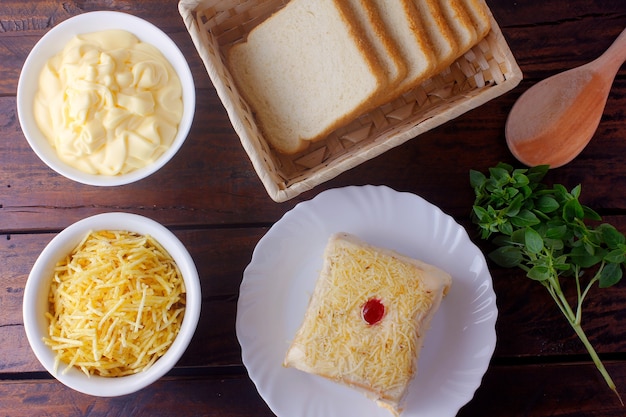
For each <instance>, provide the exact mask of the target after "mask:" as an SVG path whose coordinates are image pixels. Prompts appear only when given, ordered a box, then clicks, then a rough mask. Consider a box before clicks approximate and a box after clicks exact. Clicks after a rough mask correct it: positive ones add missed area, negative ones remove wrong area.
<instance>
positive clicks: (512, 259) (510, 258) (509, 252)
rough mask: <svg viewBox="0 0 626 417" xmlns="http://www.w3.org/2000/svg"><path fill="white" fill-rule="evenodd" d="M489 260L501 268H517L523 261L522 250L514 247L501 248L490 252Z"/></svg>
mask: <svg viewBox="0 0 626 417" xmlns="http://www.w3.org/2000/svg"><path fill="white" fill-rule="evenodd" d="M489 258H490V259H491V260H492V261H494V262H495V263H496V264H498V265H499V266H501V267H503V268H513V267H515V266H518V265H519V264H520V263H521V262H522V260H523V259H524V257H523V256H522V250H521V249H520V248H518V247H515V246H501V247H499V248H498V249H496V250H494V251H493V252H491V253H490V254H489Z"/></svg>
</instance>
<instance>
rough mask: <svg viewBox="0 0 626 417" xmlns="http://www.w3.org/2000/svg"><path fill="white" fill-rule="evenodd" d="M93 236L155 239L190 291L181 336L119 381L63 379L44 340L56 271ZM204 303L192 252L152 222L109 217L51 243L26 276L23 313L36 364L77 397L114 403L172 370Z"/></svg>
mask: <svg viewBox="0 0 626 417" xmlns="http://www.w3.org/2000/svg"><path fill="white" fill-rule="evenodd" d="M91 230H126V231H132V232H137V233H141V234H149V235H151V236H152V237H153V238H154V239H156V240H157V241H158V242H159V243H160V244H161V245H162V246H163V247H164V248H165V250H167V251H168V252H169V254H170V255H171V256H172V258H173V259H174V261H175V262H176V264H177V265H178V267H179V269H180V272H181V274H182V276H183V279H184V281H185V287H186V291H187V294H186V307H185V316H184V318H183V322H182V325H181V328H180V330H179V333H178V336H177V337H176V339H175V340H174V342H173V343H172V345H171V346H170V348H169V349H168V350H167V352H166V353H165V354H164V355H163V356H161V358H159V359H158V360H157V361H156V362H155V363H154V365H152V366H151V367H150V368H148V369H147V370H146V371H143V372H140V373H137V374H134V375H129V376H123V377H115V378H112V377H102V376H90V377H88V376H87V375H85V374H84V373H83V372H82V371H80V370H78V369H77V368H73V369H69V370H68V372H66V373H63V371H64V370H65V366H63V364H61V365H60V366H59V368H58V369H57V370H56V371H55V370H54V358H55V353H54V352H53V351H52V349H50V348H49V347H48V346H47V345H46V344H45V343H44V342H43V340H42V338H43V337H44V336H47V335H48V320H47V319H46V317H45V312H46V311H48V292H49V289H50V283H51V280H52V276H53V268H54V266H55V265H56V263H57V262H58V261H59V260H60V259H62V258H63V257H64V256H65V255H67V254H68V253H69V252H71V251H72V250H73V249H74V248H75V247H76V245H77V244H78V243H80V241H81V239H83V238H84V236H85V235H86V234H87V233H89V231H91ZM201 303H202V295H201V289H200V281H199V278H198V272H197V270H196V266H195V264H194V262H193V259H192V258H191V256H190V255H189V252H187V250H186V249H185V247H184V246H183V244H182V243H181V242H180V240H179V239H178V238H176V236H174V234H173V233H172V232H170V231H169V230H168V229H167V228H166V227H164V226H163V225H161V224H159V223H157V222H155V221H154V220H151V219H148V218H146V217H143V216H139V215H136V214H128V213H105V214H98V215H95V216H92V217H88V218H86V219H83V220H80V221H78V222H76V223H74V224H72V225H71V226H69V227H67V228H66V229H64V230H63V231H62V232H61V233H59V234H58V235H57V236H55V237H54V238H53V239H52V241H50V243H49V244H48V245H47V246H46V247H45V249H44V250H43V251H42V252H41V255H39V258H38V259H37V261H36V262H35V264H34V266H33V268H32V270H31V273H30V275H29V276H28V280H27V281H26V287H25V289H24V301H23V307H22V308H23V317H24V328H25V330H26V336H27V338H28V342H29V343H30V346H31V348H32V350H33V352H34V353H35V356H37V359H39V361H40V362H41V364H42V365H43V366H44V367H45V368H46V370H47V371H48V372H50V374H51V375H53V376H54V377H55V378H56V379H57V380H59V381H60V382H62V383H63V384H65V385H67V386H68V387H70V388H73V389H75V390H76V391H80V392H82V393H85V394H89V395H94V396H99V397H114V396H120V395H125V394H130V393H132V392H135V391H138V390H140V389H142V388H144V387H146V386H148V385H150V384H151V383H153V382H154V381H156V380H157V379H159V378H161V377H162V376H163V375H165V374H166V373H167V372H168V371H169V370H171V369H172V367H173V366H174V365H175V364H176V363H177V362H178V360H179V359H180V357H181V356H182V354H183V353H184V352H185V350H186V349H187V346H188V345H189V342H190V341H191V338H192V336H193V334H194V332H195V330H196V326H197V324H198V319H199V316H200V306H201Z"/></svg>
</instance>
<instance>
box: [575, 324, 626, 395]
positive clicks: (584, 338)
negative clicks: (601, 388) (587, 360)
mask: <svg viewBox="0 0 626 417" xmlns="http://www.w3.org/2000/svg"><path fill="white" fill-rule="evenodd" d="M568 321H569V323H570V325H571V326H572V328H573V329H574V331H575V332H576V334H577V335H578V337H579V338H580V340H581V341H582V342H583V344H584V345H585V348H587V352H589V355H590V356H591V359H593V363H594V364H595V365H596V368H598V370H599V371H600V373H601V374H602V377H604V380H605V381H606V384H607V385H608V386H609V388H610V389H611V391H613V392H614V393H615V395H617V398H618V399H619V402H620V404H621V405H622V406H623V405H624V401H622V397H621V396H620V395H619V392H617V388H616V387H615V383H614V382H613V379H612V378H611V375H609V372H608V371H607V370H606V368H605V367H604V364H603V363H602V361H601V360H600V357H599V356H598V354H597V352H596V350H595V349H594V348H593V346H592V345H591V343H590V342H589V339H587V335H586V334H585V331H584V330H583V328H582V327H581V325H580V324H579V323H574V322H572V321H571V320H568Z"/></svg>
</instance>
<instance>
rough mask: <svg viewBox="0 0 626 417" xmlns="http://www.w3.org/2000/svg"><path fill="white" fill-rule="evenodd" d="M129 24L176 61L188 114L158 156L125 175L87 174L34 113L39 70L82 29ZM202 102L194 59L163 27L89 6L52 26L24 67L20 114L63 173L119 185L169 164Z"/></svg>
mask: <svg viewBox="0 0 626 417" xmlns="http://www.w3.org/2000/svg"><path fill="white" fill-rule="evenodd" d="M110 29H123V30H127V31H129V32H131V33H133V34H135V35H136V36H137V37H138V38H139V40H141V41H143V42H147V43H150V44H152V45H153V46H155V47H157V48H158V49H159V50H160V51H161V53H163V55H164V56H165V58H167V60H168V61H169V62H170V63H171V64H172V66H173V67H174V69H175V70H176V73H177V74H178V77H179V78H180V82H181V84H182V89H183V116H182V119H181V121H180V124H179V126H178V133H177V134H176V137H175V139H174V142H173V143H172V146H170V148H169V149H167V150H166V151H165V152H164V153H163V155H161V156H160V157H159V158H158V159H157V160H156V161H155V162H153V163H152V164H149V165H147V166H145V167H143V168H141V169H137V170H135V171H132V172H129V173H128V174H124V175H115V176H107V175H94V174H87V173H84V172H82V171H80V170H78V169H75V168H73V167H71V166H69V165H68V164H66V163H64V162H63V161H62V160H61V159H60V158H59V157H58V156H57V154H56V151H55V150H54V148H53V147H52V146H51V145H50V143H49V142H48V140H47V139H46V137H45V136H44V135H43V133H42V132H41V131H40V130H39V127H38V126H37V123H36V122H35V117H34V114H33V101H34V98H35V94H36V92H37V89H38V84H39V83H38V79H39V74H40V72H41V70H42V68H43V66H44V65H45V63H46V62H47V61H48V59H50V58H51V57H53V56H54V55H56V54H57V53H59V52H60V51H61V50H63V48H64V47H65V45H66V44H67V42H69V41H70V39H72V37H74V36H76V35H79V34H81V33H89V32H98V31H102V30H110ZM195 107H196V92H195V85H194V82H193V77H192V75H191V70H190V69H189V65H188V64H187V61H186V60H185V57H184V56H183V54H182V52H181V51H180V49H178V47H177V46H176V44H175V43H174V42H173V41H172V40H171V39H170V38H169V37H168V36H167V35H166V34H165V33H164V32H163V31H161V30H160V29H159V28H158V27H156V26H154V25H153V24H151V23H149V22H147V21H145V20H143V19H141V18H138V17H136V16H133V15H130V14H127V13H121V12H113V11H97V12H89V13H84V14H81V15H77V16H74V17H71V18H69V19H67V20H65V21H63V22H62V23H60V24H58V25H57V26H55V27H54V28H52V29H51V30H50V31H49V32H48V33H46V34H45V35H44V36H43V37H42V38H41V39H40V40H39V42H37V44H36V45H35V46H34V48H33V49H32V51H31V52H30V54H29V55H28V57H27V58H26V61H25V62H24V66H23V67H22V72H21V74H20V78H19V81H18V84H17V114H18V118H19V121H20V125H21V127H22V131H23V133H24V136H25V137H26V140H28V143H29V144H30V146H31V148H32V149H33V151H34V152H35V153H36V154H37V156H39V158H40V159H41V160H42V161H43V162H45V163H46V164H47V165H48V166H49V167H50V168H52V169H53V170H55V171H56V172H58V173H59V174H61V175H63V176H65V177H67V178H69V179H72V180H74V181H77V182H80V183H83V184H88V185H96V186H116V185H123V184H128V183H131V182H135V181H138V180H140V179H142V178H145V177H147V176H148V175H151V174H153V173H154V172H156V171H157V170H159V169H160V168H161V167H163V165H165V164H166V163H167V162H168V161H169V160H170V159H171V158H172V157H173V156H174V155H175V154H176V152H177V151H178V149H180V147H181V146H182V144H183V142H184V141H185V139H186V138H187V134H188V133H189V129H190V128H191V122H192V120H193V116H194V112H195Z"/></svg>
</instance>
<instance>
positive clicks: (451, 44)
mask: <svg viewBox="0 0 626 417" xmlns="http://www.w3.org/2000/svg"><path fill="white" fill-rule="evenodd" d="M414 4H415V7H416V9H417V11H418V13H419V14H420V16H421V18H422V21H423V22H424V28H425V30H426V34H427V35H428V39H429V41H430V43H431V45H432V47H433V50H434V51H435V55H436V57H437V66H436V67H435V72H439V71H441V70H442V69H444V68H446V67H448V66H449V65H450V64H451V63H452V62H453V61H454V60H455V59H456V58H458V53H459V45H458V44H457V41H456V39H455V35H454V32H453V31H452V29H451V28H450V25H448V21H447V20H446V17H445V16H444V14H443V12H442V11H441V7H440V6H439V2H438V0H414Z"/></svg>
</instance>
